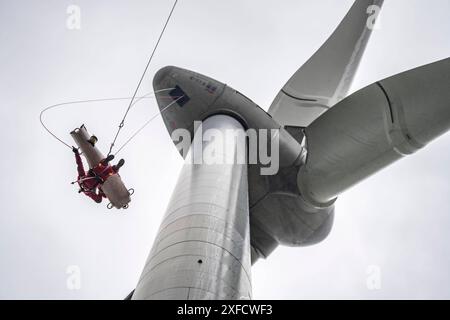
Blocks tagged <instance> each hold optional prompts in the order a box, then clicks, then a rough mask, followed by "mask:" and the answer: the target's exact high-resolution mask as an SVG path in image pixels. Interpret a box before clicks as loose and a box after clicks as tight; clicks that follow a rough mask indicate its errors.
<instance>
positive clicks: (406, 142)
mask: <svg viewBox="0 0 450 320" xmlns="http://www.w3.org/2000/svg"><path fill="white" fill-rule="evenodd" d="M449 88H450V58H447V59H445V60H441V61H438V62H435V63H432V64H429V65H426V66H422V67H420V68H416V69H413V70H410V71H407V72H404V73H401V74H398V75H396V76H393V77H390V78H388V79H385V80H382V81H379V82H377V83H375V84H372V85H370V86H368V87H366V88H364V89H362V90H360V91H358V92H355V93H354V94H352V95H350V96H349V97H347V98H345V99H344V100H342V101H341V102H339V103H338V104H337V105H336V106H334V107H333V108H332V109H331V110H329V111H328V112H326V113H324V114H323V115H321V116H320V117H319V118H318V119H316V120H315V121H314V122H313V123H312V124H311V125H310V126H308V127H307V128H306V132H305V133H306V141H307V149H308V156H307V159H306V164H305V165H304V166H303V167H302V168H301V169H300V172H299V174H298V177H297V179H298V180H297V183H298V186H299V189H300V192H301V194H302V196H303V197H305V198H307V199H308V200H309V201H310V202H311V203H313V204H319V205H320V204H324V203H328V202H330V201H333V199H334V198H335V197H336V196H337V195H339V194H340V193H342V192H343V191H345V190H346V189H348V188H350V187H351V186H353V185H355V184H356V183H358V182H359V181H362V180H363V179H365V178H367V177H369V176H370V175H372V174H374V173H376V172H378V171H379V170H381V169H382V168H384V167H386V166H388V165H389V164H391V163H393V162H394V161H396V160H398V159H400V158H402V157H403V156H405V155H409V154H412V153H414V152H415V151H417V150H419V149H421V148H423V147H424V146H425V145H427V144H428V143H429V142H430V141H432V140H434V139H435V138H437V137H439V136H440V135H442V134H444V133H445V132H447V131H448V130H449V129H450V90H449Z"/></svg>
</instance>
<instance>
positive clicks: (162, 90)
mask: <svg viewBox="0 0 450 320" xmlns="http://www.w3.org/2000/svg"><path fill="white" fill-rule="evenodd" d="M172 89H173V88H167V89H161V90H157V91H155V92H149V93H147V94H145V95H143V96H141V97H138V98H137V99H136V100H135V101H134V102H133V104H132V106H134V105H135V104H136V103H138V102H139V101H141V100H143V99H150V98H151V97H149V96H150V95H153V94H158V93H160V92H164V91H169V90H172ZM128 99H130V97H123V98H102V99H89V100H77V101H69V102H63V103H58V104H54V105H51V106H49V107H46V108H45V109H43V110H42V111H41V113H40V114H39V121H40V122H41V125H42V127H43V128H44V129H45V130H46V131H47V132H48V133H49V134H50V135H51V136H52V137H53V138H55V139H56V140H58V141H59V142H60V143H62V144H64V145H65V146H66V147H68V148H70V149H72V146H70V145H69V144H68V143H66V142H65V141H64V140H62V139H60V138H59V137H58V136H57V135H55V134H54V133H53V132H52V131H51V130H50V129H49V128H48V127H47V126H46V125H45V123H44V120H43V115H44V113H45V112H47V111H49V110H51V109H55V108H59V107H66V106H69V105H74V104H83V103H93V102H105V101H109V102H111V101H120V100H128ZM161 112H163V110H162V111H161ZM155 117H156V116H154V117H153V118H155ZM122 148H123V146H122Z"/></svg>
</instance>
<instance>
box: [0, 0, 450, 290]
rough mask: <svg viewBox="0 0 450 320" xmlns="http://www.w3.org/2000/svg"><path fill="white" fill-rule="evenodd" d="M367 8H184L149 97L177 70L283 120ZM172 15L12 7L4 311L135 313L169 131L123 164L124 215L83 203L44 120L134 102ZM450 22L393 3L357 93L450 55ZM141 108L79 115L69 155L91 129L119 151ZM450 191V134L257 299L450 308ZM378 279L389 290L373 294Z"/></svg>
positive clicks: (379, 186)
mask: <svg viewBox="0 0 450 320" xmlns="http://www.w3.org/2000/svg"><path fill="white" fill-rule="evenodd" d="M352 2H353V1H352V0H345V1H343V0H339V1H337V0H321V1H312V0H291V1H287V0H285V1H269V0H266V1H261V0H252V1H250V0H246V1H242V0H227V1H218V0H214V1H213V0H180V1H179V5H178V7H177V9H176V11H175V13H174V16H173V20H172V22H171V24H170V25H169V27H168V29H167V32H166V34H165V36H164V38H163V41H162V42H161V45H160V47H159V49H158V51H157V54H156V56H155V58H154V60H153V63H152V65H151V66H150V68H149V70H148V74H147V77H146V78H145V81H144V83H143V85H142V87H141V90H140V93H141V94H143V93H147V92H149V91H151V90H152V86H151V81H152V78H153V75H154V73H155V72H156V71H157V70H158V69H159V68H161V67H163V66H166V65H175V66H179V67H183V68H187V69H192V70H194V71H198V72H200V73H203V74H205V75H208V76H210V77H213V78H216V79H217V80H219V81H222V82H225V83H227V84H229V85H230V86H232V87H234V88H236V89H239V90H240V91H241V92H243V93H244V94H245V95H247V96H249V97H250V98H252V99H253V100H254V101H255V102H256V103H258V104H259V105H260V106H262V107H263V108H265V109H267V108H268V106H269V105H270V103H271V102H272V100H273V98H274V97H275V95H276V94H277V92H278V90H279V89H280V88H281V87H282V86H283V85H284V83H285V82H286V81H287V80H288V78H289V77H290V76H291V75H292V74H293V73H294V72H295V71H296V70H297V69H298V67H300V66H301V65H302V64H303V62H305V61H306V60H307V59H308V58H309V57H310V56H311V55H312V54H313V52H314V51H315V50H316V49H317V48H318V47H319V46H320V45H321V43H323V41H324V40H325V39H326V38H327V37H328V35H329V34H330V33H331V32H332V31H333V29H334V28H335V27H336V26H337V24H338V23H339V21H340V20H341V19H342V18H343V16H344V15H345V13H346V12H347V10H348V9H349V8H350V6H351V4H352ZM71 4H75V5H78V6H79V7H80V9H81V29H80V30H69V29H68V28H67V26H66V22H67V21H66V20H67V17H68V15H67V13H66V10H67V7H68V6H69V5H71ZM171 4H172V1H169V0H152V1H149V0H145V1H144V0H142V1H136V0H134V1H110V0H108V1H107V0H96V1H92V0H76V1H62V0H52V1H50V0H41V1H37V0H35V1H30V0H0V41H1V43H2V45H1V49H0V97H1V100H0V101H1V107H0V117H1V120H2V122H1V125H0V134H1V137H2V139H1V157H0V166H1V168H2V178H1V180H0V191H1V192H0V199H1V205H2V209H1V211H0V212H1V214H0V283H1V285H0V298H12V299H22V298H38V299H48V298H60V299H83V298H87V299H99V298H106V299H122V298H124V297H125V296H126V295H127V294H128V293H129V292H130V291H131V290H132V289H133V288H134V287H135V285H136V282H137V280H138V278H139V276H140V273H141V271H142V268H143V265H144V262H145V259H146V257H147V255H148V253H149V251H150V248H151V245H152V242H153V239H154V237H155V235H156V231H157V228H158V226H159V223H160V221H161V219H162V216H163V213H164V210H165V207H166V205H167V203H168V200H169V197H170V195H171V192H172V189H173V187H174V185H175V183H176V179H177V176H178V172H179V170H180V168H181V165H182V161H181V159H180V158H179V156H178V155H177V154H176V153H175V150H174V149H175V148H174V147H173V144H172V142H171V140H170V137H169V135H168V134H167V132H166V129H165V127H164V125H163V123H162V121H161V119H160V118H158V119H156V120H155V121H153V122H152V124H151V125H150V126H149V127H147V128H146V130H145V131H144V132H143V133H142V134H141V135H140V136H138V138H136V139H135V140H134V142H133V144H131V145H129V146H128V147H127V148H126V149H124V151H123V152H122V154H121V156H123V157H124V158H125V160H126V163H125V166H124V167H123V169H122V177H123V179H124V181H125V183H126V184H127V186H129V187H133V188H135V189H136V193H135V195H134V196H133V200H132V203H131V206H130V209H128V210H127V211H126V212H124V211H108V210H107V209H106V207H105V206H106V203H104V204H101V205H97V204H95V203H94V202H92V201H90V199H88V198H85V197H83V196H82V195H80V194H78V193H77V188H76V187H74V186H72V185H71V184H70V182H71V181H72V180H74V179H75V178H76V170H75V163H74V159H73V154H72V152H71V151H70V150H69V149H66V148H65V147H64V146H63V145H61V144H59V143H58V142H57V141H56V140H54V139H52V138H51V137H50V136H49V135H47V134H46V132H44V130H43V129H42V127H41V126H40V124H39V120H38V116H39V112H40V111H41V109H42V108H44V107H45V106H48V105H51V104H55V103H59V102H66V101H71V100H82V99H95V98H111V97H127V96H130V95H131V94H132V92H133V90H134V88H135V86H136V83H137V81H138V79H139V77H140V75H141V72H142V70H143V68H144V66H145V63H146V61H147V59H148V57H149V53H150V51H151V49H152V47H153V45H154V43H155V41H156V39H157V37H158V35H159V32H160V30H161V27H162V25H163V23H164V20H165V18H166V17H167V14H168V12H169V10H170V7H171ZM449 12H450V1H449V0H433V1H425V0H395V1H393V0H386V1H385V6H384V8H383V11H382V13H381V15H380V19H381V29H379V30H377V31H376V32H375V33H374V34H373V36H372V39H371V41H370V43H369V45H368V47H367V51H366V55H365V56H364V58H363V60H362V63H361V67H360V70H359V73H358V74H357V77H356V79H355V82H354V86H353V91H354V90H357V89H360V88H362V87H364V86H366V85H368V84H370V83H372V82H374V81H377V80H380V79H382V78H385V77H388V76H390V75H393V74H396V73H398V72H401V71H405V70H408V69H411V68H414V67H417V66H420V65H423V64H426V63H430V62H433V61H436V60H439V59H443V58H447V57H448V56H450V40H449V39H450V19H448V16H449ZM125 107H126V103H125V102H124V101H122V102H113V103H111V102H109V103H96V104H86V105H75V106H70V107H67V108H65V109H61V110H55V111H52V112H51V113H48V114H47V116H46V121H47V123H48V125H49V126H51V128H53V129H54V130H55V131H56V132H57V133H58V134H59V135H61V137H63V138H64V139H66V141H69V142H71V141H70V136H69V132H70V131H71V130H72V129H74V128H75V127H77V126H79V125H80V124H81V123H85V124H86V126H87V128H88V129H89V130H90V131H91V132H92V133H95V134H96V135H97V136H98V137H99V139H100V141H99V146H100V147H101V148H103V149H104V150H106V148H107V147H108V146H109V143H110V141H111V138H112V136H113V134H114V130H115V128H116V126H117V125H118V122H119V121H120V118H121V116H122V113H123V112H124V108H125ZM156 112H157V106H156V102H155V101H154V100H146V101H145V102H144V103H141V104H139V105H137V106H136V107H135V108H134V109H133V110H132V112H131V114H130V117H129V120H128V122H127V125H126V127H125V128H124V132H123V133H122V136H121V137H120V139H121V141H124V140H125V139H126V138H127V136H129V134H130V133H131V132H133V130H134V129H136V128H137V127H138V126H140V125H141V124H142V123H143V122H145V120H146V119H147V118H150V117H151V116H152V115H154V114H155V113H156ZM119 142H120V141H119ZM449 181H450V135H449V134H447V135H445V136H443V137H441V138H439V139H438V140H436V141H435V142H433V143H432V144H430V145H429V146H428V147H427V148H425V149H424V150H422V151H420V152H418V153H417V154H415V155H413V156H412V157H409V158H406V159H402V160H401V161H399V162H397V163H395V164H394V165H392V166H391V167H389V168H387V169H385V170H384V171H382V172H380V173H378V174H377V175H375V176H373V177H371V178H370V179H368V180H366V181H364V182H362V183H361V184H359V185H358V186H356V187H354V188H352V189H351V190H350V191H348V192H346V193H345V194H344V195H342V196H341V197H340V198H339V200H338V201H337V205H336V218H335V225H334V227H333V230H332V232H331V234H330V236H329V237H328V238H327V239H326V240H325V241H324V242H322V243H321V244H319V245H316V246H313V247H308V248H284V247H279V248H277V250H276V251H275V252H274V253H273V254H272V255H271V256H270V257H269V258H268V259H267V260H266V261H263V260H261V261H259V262H257V264H256V265H255V266H254V267H253V268H252V277H253V296H254V298H255V299H311V298H338V299H341V298H342V299H347V298H352V299H359V298H368V299H381V298H385V299H392V298H447V299H449V298H450V289H449V287H450V273H449V270H450V235H449V234H448V230H449V228H450V197H449V195H450V183H449ZM69 266H77V267H78V268H79V269H80V271H81V288H80V289H79V290H69V289H68V287H67V279H68V274H67V270H68V267H69ZM370 266H375V267H374V268H373V267H370ZM373 270H376V271H380V275H381V277H380V283H379V284H380V288H379V289H378V290H370V288H369V287H368V286H367V284H366V283H367V280H368V277H370V276H373V275H374V273H373ZM368 271H370V274H368V273H367V272H368Z"/></svg>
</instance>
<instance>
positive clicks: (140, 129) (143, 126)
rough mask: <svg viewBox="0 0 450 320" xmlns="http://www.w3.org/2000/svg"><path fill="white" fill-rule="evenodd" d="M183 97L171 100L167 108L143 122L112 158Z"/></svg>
mask: <svg viewBox="0 0 450 320" xmlns="http://www.w3.org/2000/svg"><path fill="white" fill-rule="evenodd" d="M183 97H184V95H183V96H181V97H178V99H176V100H173V101H172V102H171V103H169V104H168V105H167V106H165V107H164V108H163V109H162V110H161V111H160V112H158V113H157V114H155V115H154V116H153V117H151V118H150V119H149V120H147V122H145V123H144V125H142V126H141V127H140V128H139V129H138V130H136V132H134V133H133V134H132V135H131V137H130V138H129V139H128V140H127V141H125V143H124V144H122V146H121V147H120V148H119V150H117V152H116V153H115V154H114V156H116V155H117V154H118V153H119V152H120V150H122V149H123V148H124V147H125V146H126V145H127V144H128V143H129V142H130V141H131V140H133V139H134V137H136V136H137V135H138V134H139V133H140V132H141V131H142V130H144V128H145V127H146V126H148V124H149V123H150V122H152V121H153V120H154V119H155V118H156V117H157V116H158V115H160V114H162V113H163V112H164V111H166V110H167V109H169V108H170V107H171V106H172V105H173V104H175V103H176V102H178V100H180V99H181V98H183Z"/></svg>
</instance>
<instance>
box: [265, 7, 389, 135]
mask: <svg viewBox="0 0 450 320" xmlns="http://www.w3.org/2000/svg"><path fill="white" fill-rule="evenodd" d="M382 5H383V0H358V1H355V3H354V4H353V6H352V7H351V9H350V11H349V12H348V13H347V15H346V16H345V18H344V19H343V20H342V22H341V23H340V24H339V26H338V27H337V28H336V30H335V31H334V33H333V34H332V35H331V36H330V37H329V38H328V40H327V41H326V42H325V43H324V44H323V45H322V47H320V49H319V50H317V52H316V53H315V54H314V55H313V56H312V57H311V58H310V59H309V60H308V61H307V62H306V63H305V64H304V65H303V66H302V67H301V68H300V69H299V70H298V71H297V72H296V73H295V74H294V75H293V76H292V77H291V79H289V81H288V82H287V83H286V85H285V86H284V87H283V88H282V89H281V91H280V92H279V93H278V95H277V96H276V98H275V100H274V101H273V102H272V105H271V106H270V108H269V113H270V114H271V115H272V116H273V118H274V119H275V120H276V121H277V122H278V123H280V124H281V125H291V126H300V127H306V126H308V125H309V124H310V123H311V122H312V121H313V120H314V119H316V118H317V117H318V116H320V115H321V114H322V113H324V112H325V111H326V110H328V109H329V108H330V107H331V106H333V105H334V104H335V103H337V102H338V101H340V100H341V99H342V98H344V97H345V96H346V95H347V92H348V89H349V88H350V85H351V83H352V81H353V78H354V76H355V74H356V71H357V69H358V66H359V62H360V61H361V57H362V55H363V53H364V50H365V48H366V45H367V42H368V41H369V38H370V35H371V32H372V27H373V25H372V23H373V22H374V21H375V20H374V18H376V17H377V16H376V15H377V14H378V13H379V9H380V8H381V6H382Z"/></svg>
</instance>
